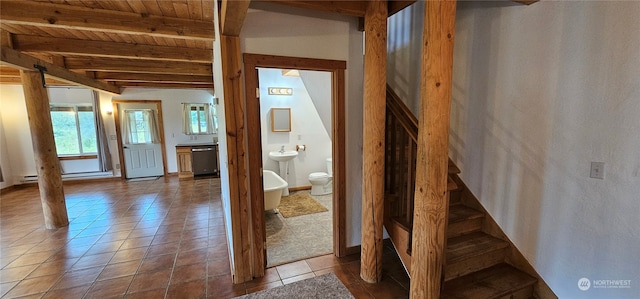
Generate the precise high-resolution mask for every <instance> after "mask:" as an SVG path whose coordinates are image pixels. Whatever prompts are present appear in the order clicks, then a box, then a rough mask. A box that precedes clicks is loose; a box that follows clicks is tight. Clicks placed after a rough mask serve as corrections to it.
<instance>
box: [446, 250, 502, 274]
mask: <svg viewBox="0 0 640 299" xmlns="http://www.w3.org/2000/svg"><path fill="white" fill-rule="evenodd" d="M504 257H505V248H501V249H497V250H493V251H490V252H487V253H485V254H482V255H480V256H478V255H471V256H469V257H467V258H465V259H462V260H459V261H457V262H455V263H451V264H447V266H446V268H445V281H448V280H451V279H454V278H457V277H460V276H463V275H467V274H469V273H472V272H475V271H479V270H482V269H485V268H489V267H491V266H494V265H497V264H499V263H502V262H503V261H504Z"/></svg>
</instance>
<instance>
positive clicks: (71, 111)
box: [51, 104, 98, 156]
mask: <svg viewBox="0 0 640 299" xmlns="http://www.w3.org/2000/svg"><path fill="white" fill-rule="evenodd" d="M51 124H52V125H53V136H54V138H55V141H56V150H57V152H58V155H60V156H74V155H75V156H81V155H87V154H96V153H97V152H98V145H97V142H96V124H95V118H94V114H93V106H91V105H88V104H84V105H55V106H51Z"/></svg>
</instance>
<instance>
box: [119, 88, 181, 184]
mask: <svg viewBox="0 0 640 299" xmlns="http://www.w3.org/2000/svg"><path fill="white" fill-rule="evenodd" d="M111 104H112V105H113V122H114V123H115V125H116V140H117V141H118V160H120V177H121V178H122V180H126V179H127V170H126V167H124V149H123V144H122V134H121V133H120V132H121V128H120V115H119V114H120V109H119V107H118V104H155V105H156V111H157V112H158V127H159V128H158V130H159V131H160V148H161V149H162V168H163V171H162V172H163V173H164V176H165V177H166V176H167V175H168V174H169V173H168V172H167V149H166V146H165V142H164V121H163V119H162V101H160V100H111Z"/></svg>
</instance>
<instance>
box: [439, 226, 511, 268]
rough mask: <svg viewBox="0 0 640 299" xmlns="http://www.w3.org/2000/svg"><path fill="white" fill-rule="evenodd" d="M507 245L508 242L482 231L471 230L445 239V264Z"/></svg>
mask: <svg viewBox="0 0 640 299" xmlns="http://www.w3.org/2000/svg"><path fill="white" fill-rule="evenodd" d="M507 247H509V243H508V242H506V241H504V240H500V239H498V238H494V237H492V236H490V235H487V234H485V233H483V232H473V233H470V234H466V235H462V236H459V237H453V238H449V239H448V240H447V264H453V263H456V262H458V261H460V260H463V259H466V258H469V257H471V256H479V255H483V254H486V253H489V252H491V251H495V250H498V249H503V248H507Z"/></svg>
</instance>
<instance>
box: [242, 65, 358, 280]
mask: <svg viewBox="0 0 640 299" xmlns="http://www.w3.org/2000/svg"><path fill="white" fill-rule="evenodd" d="M243 61H244V72H245V92H246V93H245V94H246V110H245V119H246V121H247V143H248V156H247V161H248V167H247V171H248V176H249V188H250V189H249V194H250V201H251V208H250V209H251V211H250V214H251V216H252V217H251V227H252V230H253V234H252V235H253V239H252V241H251V243H252V244H253V246H252V249H251V255H252V257H253V265H254V269H253V270H254V275H255V276H256V277H260V276H264V269H265V267H266V241H265V240H266V231H265V221H264V191H263V186H262V138H261V132H260V128H261V122H260V102H259V101H258V100H255V99H256V98H258V97H259V95H258V94H257V93H258V90H257V88H258V69H257V68H259V67H261V68H277V69H298V70H309V71H324V72H330V73H331V83H332V84H331V130H332V135H333V140H332V143H331V144H332V150H331V152H332V159H333V193H332V197H333V211H332V212H333V214H332V215H333V253H334V255H335V256H338V257H340V256H345V255H346V254H347V244H346V194H347V189H346V165H347V163H346V150H345V132H346V128H345V102H346V100H345V97H346V92H345V70H346V68H347V62H346V61H339V60H326V59H313V58H301V57H286V56H274V55H261V54H251V53H244V54H243ZM250 95H253V96H250Z"/></svg>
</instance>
